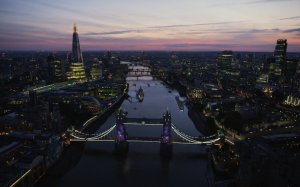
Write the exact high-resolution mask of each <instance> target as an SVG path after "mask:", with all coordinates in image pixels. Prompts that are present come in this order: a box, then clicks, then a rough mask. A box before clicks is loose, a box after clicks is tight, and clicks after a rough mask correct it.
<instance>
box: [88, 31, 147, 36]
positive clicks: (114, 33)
mask: <svg viewBox="0 0 300 187" xmlns="http://www.w3.org/2000/svg"><path fill="white" fill-rule="evenodd" d="M139 32H142V31H141V30H119V31H111V32H87V33H83V34H84V35H87V36H97V35H118V34H126V33H139Z"/></svg>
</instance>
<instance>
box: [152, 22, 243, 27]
mask: <svg viewBox="0 0 300 187" xmlns="http://www.w3.org/2000/svg"><path fill="white" fill-rule="evenodd" d="M241 22H245V21H228V22H211V23H195V24H179V25H160V26H151V27H147V28H153V29H163V28H178V27H194V26H205V25H226V24H231V23H241Z"/></svg>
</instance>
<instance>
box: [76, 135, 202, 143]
mask: <svg viewBox="0 0 300 187" xmlns="http://www.w3.org/2000/svg"><path fill="white" fill-rule="evenodd" d="M115 139H116V138H115V137H114V136H107V137H105V138H101V139H85V140H81V139H70V141H71V142H86V141H88V142H115ZM126 141H127V142H134V143H161V138H160V137H138V136H129V137H127V139H126ZM171 142H172V144H181V145H195V143H191V142H187V141H184V140H181V139H172V141H171ZM197 144H198V145H208V144H207V143H197Z"/></svg>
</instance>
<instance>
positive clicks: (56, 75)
mask: <svg viewBox="0 0 300 187" xmlns="http://www.w3.org/2000/svg"><path fill="white" fill-rule="evenodd" d="M47 62H48V71H49V77H50V81H51V82H62V81H65V66H64V62H63V61H61V60H60V59H58V58H57V57H56V56H54V55H53V54H49V56H48V57H47Z"/></svg>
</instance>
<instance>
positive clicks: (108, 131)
mask: <svg viewBox="0 0 300 187" xmlns="http://www.w3.org/2000/svg"><path fill="white" fill-rule="evenodd" d="M115 127H116V125H113V126H112V127H110V128H109V129H107V130H106V131H104V132H101V133H99V134H86V133H82V132H81V131H77V130H75V132H76V133H78V134H82V135H84V136H90V137H80V136H76V135H75V134H74V133H71V134H70V135H71V136H72V137H74V138H76V139H80V140H95V139H101V138H103V137H105V136H107V135H108V134H109V133H111V131H113V130H114V129H115Z"/></svg>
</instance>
